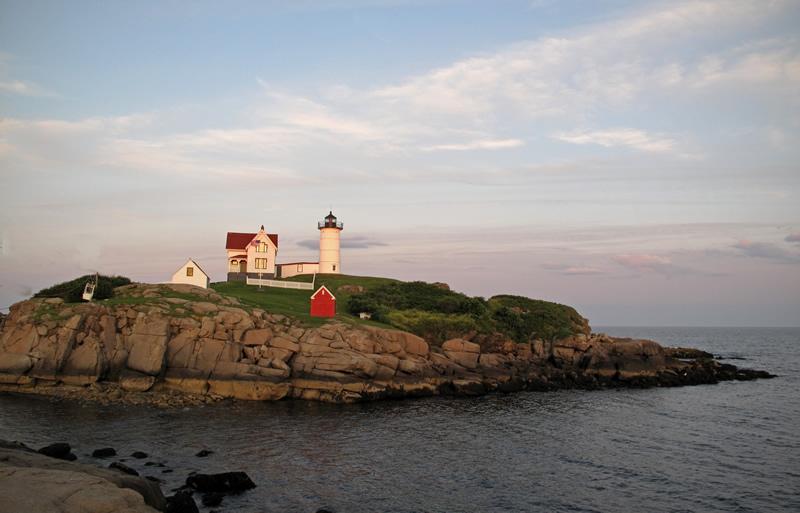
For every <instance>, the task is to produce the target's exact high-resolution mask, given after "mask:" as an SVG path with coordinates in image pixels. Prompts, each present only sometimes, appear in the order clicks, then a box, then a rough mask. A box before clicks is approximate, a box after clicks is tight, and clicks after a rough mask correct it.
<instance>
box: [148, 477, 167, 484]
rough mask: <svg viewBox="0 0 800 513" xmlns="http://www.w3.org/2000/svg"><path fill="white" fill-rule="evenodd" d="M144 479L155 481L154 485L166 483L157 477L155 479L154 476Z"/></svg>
mask: <svg viewBox="0 0 800 513" xmlns="http://www.w3.org/2000/svg"><path fill="white" fill-rule="evenodd" d="M144 478H145V479H147V480H149V481H153V482H154V483H163V482H164V481H162V480H161V479H159V478H157V477H154V476H144Z"/></svg>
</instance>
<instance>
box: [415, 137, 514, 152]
mask: <svg viewBox="0 0 800 513" xmlns="http://www.w3.org/2000/svg"><path fill="white" fill-rule="evenodd" d="M523 144H525V142H524V141H522V140H520V139H486V140H480V141H470V142H466V143H461V144H437V145H434V146H425V147H423V148H422V149H423V150H424V151H468V150H501V149H506V148H516V147H518V146H522V145H523Z"/></svg>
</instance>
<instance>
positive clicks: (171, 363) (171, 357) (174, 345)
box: [167, 328, 200, 367]
mask: <svg viewBox="0 0 800 513" xmlns="http://www.w3.org/2000/svg"><path fill="white" fill-rule="evenodd" d="M199 334H200V329H198V328H190V329H187V330H183V331H181V332H180V333H178V334H177V335H175V336H174V337H172V338H171V339H170V341H169V342H168V343H167V366H168V367H188V366H189V363H190V362H191V359H192V355H193V354H194V350H195V342H196V341H197V337H198V335H199Z"/></svg>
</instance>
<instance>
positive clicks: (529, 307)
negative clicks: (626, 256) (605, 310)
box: [489, 295, 589, 342]
mask: <svg viewBox="0 0 800 513" xmlns="http://www.w3.org/2000/svg"><path fill="white" fill-rule="evenodd" d="M489 305H490V307H491V314H492V319H494V321H495V322H496V324H497V327H498V330H499V331H501V332H503V333H505V334H507V335H508V336H510V337H511V338H513V339H514V340H516V341H517V342H527V341H528V340H530V339H531V338H534V337H536V338H542V339H553V338H565V337H569V336H572V335H577V334H579V333H587V334H588V332H589V325H588V323H587V322H586V319H584V318H583V317H581V315H580V314H579V313H578V312H577V311H576V310H575V309H574V308H572V307H570V306H566V305H560V304H558V303H551V302H549V301H542V300H539V299H530V298H527V297H522V296H508V295H503V296H495V297H493V298H491V299H490V300H489Z"/></svg>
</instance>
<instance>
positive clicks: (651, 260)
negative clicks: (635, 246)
mask: <svg viewBox="0 0 800 513" xmlns="http://www.w3.org/2000/svg"><path fill="white" fill-rule="evenodd" d="M613 260H614V261H615V262H616V263H618V264H619V265H622V266H624V267H629V268H631V269H636V270H637V271H662V272H663V271H665V270H667V269H669V268H670V267H671V266H672V261H671V260H670V259H669V258H667V257H663V256H658V255H650V254H647V253H626V254H622V255H617V256H615V257H614V258H613Z"/></svg>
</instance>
